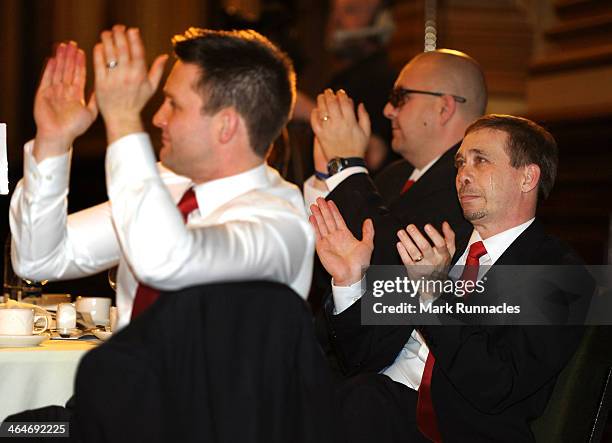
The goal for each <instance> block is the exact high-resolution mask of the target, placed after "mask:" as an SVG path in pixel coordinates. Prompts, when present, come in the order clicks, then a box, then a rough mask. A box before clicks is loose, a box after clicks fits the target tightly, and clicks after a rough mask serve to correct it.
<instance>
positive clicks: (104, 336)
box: [93, 330, 113, 341]
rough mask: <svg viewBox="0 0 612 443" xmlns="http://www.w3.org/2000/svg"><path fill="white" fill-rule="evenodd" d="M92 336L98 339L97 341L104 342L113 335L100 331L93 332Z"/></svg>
mask: <svg viewBox="0 0 612 443" xmlns="http://www.w3.org/2000/svg"><path fill="white" fill-rule="evenodd" d="M93 334H94V335H95V336H96V337H98V339H99V340H102V341H105V340H108V339H109V338H110V337H111V335H113V333H112V332H106V331H101V330H97V331H93Z"/></svg>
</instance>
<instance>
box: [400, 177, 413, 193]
mask: <svg viewBox="0 0 612 443" xmlns="http://www.w3.org/2000/svg"><path fill="white" fill-rule="evenodd" d="M414 183H415V182H414V180H411V179H408V180H406V183H404V186H403V187H402V190H401V192H400V194H404V193H405V192H406V191H408V189H410V188H412V185H414Z"/></svg>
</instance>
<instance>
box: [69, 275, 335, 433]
mask: <svg viewBox="0 0 612 443" xmlns="http://www.w3.org/2000/svg"><path fill="white" fill-rule="evenodd" d="M330 383H331V381H330V379H329V373H328V369H327V367H326V364H325V359H324V356H323V354H322V352H321V349H320V347H319V346H318V345H317V344H316V342H315V340H314V334H313V330H312V317H311V315H310V313H309V312H308V310H307V309H306V306H305V303H304V302H303V300H302V299H301V298H300V297H299V296H298V295H297V294H296V293H295V292H294V291H292V290H291V289H290V288H289V287H287V286H285V285H281V284H278V283H271V282H261V281H260V282H236V283H218V284H209V285H203V286H198V287H194V288H188V289H184V290H180V291H176V292H168V293H163V294H162V295H161V296H160V298H159V299H158V301H157V302H156V303H155V304H154V305H153V306H151V307H150V308H148V309H147V310H146V311H145V312H144V313H143V314H142V315H140V316H139V317H138V318H136V319H135V320H134V321H133V322H131V323H130V324H129V325H128V326H127V327H126V328H124V329H122V330H121V331H120V332H119V333H118V334H116V335H114V336H113V337H112V338H111V339H110V340H109V341H108V342H106V343H105V344H104V345H102V346H100V347H99V348H97V349H95V350H93V351H91V352H89V353H87V355H85V357H83V360H81V363H80V366H79V369H78V373H77V376H76V389H75V397H76V402H75V419H74V421H73V427H71V433H72V432H73V431H74V432H78V433H79V435H80V438H81V441H86V442H124V441H125V442H131V443H133V442H140V441H142V442H145V441H146V442H149V443H150V442H171V441H177V442H192V441H193V442H195V441H198V442H201V441H206V442H261V443H264V442H265V443H269V442H277V443H285V442H304V443H305V442H311V443H319V442H328V441H331V438H332V437H331V435H332V434H331V423H332V420H333V417H332V413H333V411H332V399H331V387H330Z"/></svg>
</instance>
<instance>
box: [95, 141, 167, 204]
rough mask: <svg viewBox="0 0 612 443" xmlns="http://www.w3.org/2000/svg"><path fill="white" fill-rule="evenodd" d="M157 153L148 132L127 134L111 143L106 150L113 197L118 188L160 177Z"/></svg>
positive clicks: (110, 188)
mask: <svg viewBox="0 0 612 443" xmlns="http://www.w3.org/2000/svg"><path fill="white" fill-rule="evenodd" d="M156 163H157V162H156V159H155V153H154V152H153V147H152V146H151V139H150V138H149V134H147V133H146V132H138V133H134V134H129V135H126V136H125V137H121V138H120V139H118V140H116V141H115V142H113V143H112V144H111V145H109V147H108V149H107V150H106V186H107V188H108V195H109V197H111V198H112V195H113V193H114V192H115V190H117V189H122V188H124V187H126V186H129V185H130V184H133V183H138V184H141V183H142V182H144V181H146V180H149V179H152V178H154V179H158V180H159V172H158V169H157V164H156Z"/></svg>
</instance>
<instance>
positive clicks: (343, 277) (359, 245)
mask: <svg viewBox="0 0 612 443" xmlns="http://www.w3.org/2000/svg"><path fill="white" fill-rule="evenodd" d="M310 210H311V212H312V215H311V216H310V223H311V224H312V226H313V227H314V229H315V234H316V248H317V254H319V258H320V259H321V263H322V264H323V266H324V267H325V269H326V270H327V272H329V273H330V274H331V276H332V277H333V278H334V284H336V285H338V286H349V285H351V284H353V283H356V282H358V281H359V280H361V276H362V270H363V268H365V267H367V266H368V265H369V264H370V258H371V256H372V250H373V249H374V225H373V224H372V220H370V219H367V220H366V221H364V222H363V231H362V232H363V235H362V237H363V238H362V240H361V241H359V240H357V239H356V238H355V236H354V235H353V234H352V233H351V231H350V230H349V229H348V228H347V226H346V223H344V219H343V218H342V215H341V214H340V211H339V210H338V208H337V207H336V205H335V204H334V202H333V201H326V200H325V199H322V198H318V199H317V204H316V205H311V206H310Z"/></svg>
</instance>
